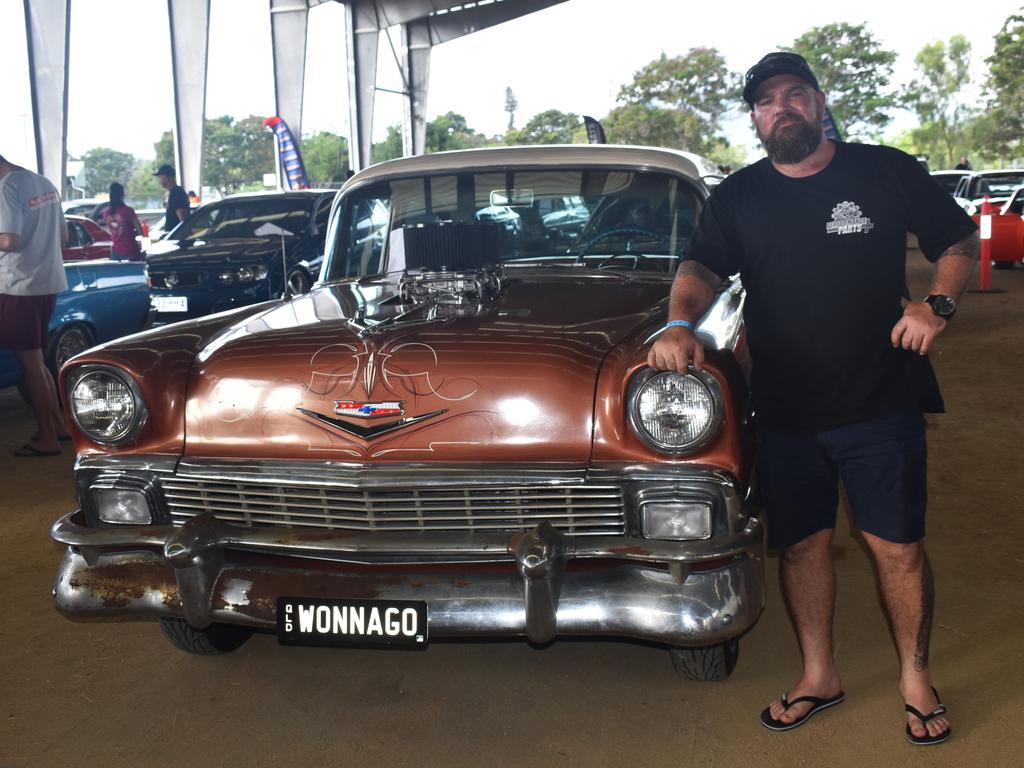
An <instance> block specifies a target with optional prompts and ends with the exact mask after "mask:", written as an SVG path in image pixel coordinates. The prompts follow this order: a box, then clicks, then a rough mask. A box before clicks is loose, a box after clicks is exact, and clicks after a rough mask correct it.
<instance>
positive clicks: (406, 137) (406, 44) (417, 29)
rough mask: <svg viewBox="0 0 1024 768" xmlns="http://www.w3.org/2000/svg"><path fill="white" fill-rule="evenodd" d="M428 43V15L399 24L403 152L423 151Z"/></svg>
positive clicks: (430, 46)
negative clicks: (400, 37)
mask: <svg viewBox="0 0 1024 768" xmlns="http://www.w3.org/2000/svg"><path fill="white" fill-rule="evenodd" d="M432 47H433V46H432V45H431V42H430V19H429V18H423V19H416V20H415V21H412V22H409V23H408V24H403V25H402V67H403V70H404V71H403V75H404V79H405V90H406V95H405V109H404V125H403V126H402V127H403V131H402V154H403V155H422V154H423V153H424V152H426V151H427V84H428V83H429V81H430V50H431V48H432Z"/></svg>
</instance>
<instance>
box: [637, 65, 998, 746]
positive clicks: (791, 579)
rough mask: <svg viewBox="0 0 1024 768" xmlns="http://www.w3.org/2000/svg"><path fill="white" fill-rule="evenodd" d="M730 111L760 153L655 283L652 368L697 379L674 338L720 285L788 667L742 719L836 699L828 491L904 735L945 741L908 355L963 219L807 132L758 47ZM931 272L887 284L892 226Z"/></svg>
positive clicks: (885, 158) (921, 451)
mask: <svg viewBox="0 0 1024 768" xmlns="http://www.w3.org/2000/svg"><path fill="white" fill-rule="evenodd" d="M743 98H744V100H745V101H746V102H747V104H749V105H750V108H751V118H752V120H753V123H754V127H755V128H756V130H757V134H758V137H759V138H760V140H761V142H762V144H763V145H764V148H765V152H766V154H767V158H765V159H764V160H761V161H760V162H757V163H754V164H753V165H751V166H748V167H747V168H744V169H742V170H740V171H738V172H736V173H734V174H732V175H731V176H729V177H728V178H727V179H725V180H724V181H723V182H722V183H721V184H720V185H719V186H718V187H717V188H716V189H715V192H714V194H713V195H712V196H711V198H710V200H709V201H708V204H707V206H706V207H705V209H704V211H703V213H702V216H701V221H700V226H699V227H698V230H697V232H696V233H695V235H694V238H693V241H692V243H691V246H690V250H689V252H688V253H687V254H686V260H685V261H684V262H683V263H682V265H681V266H680V268H679V271H678V273H677V275H676V279H675V281H674V283H673V286H672V296H671V302H670V306H669V324H668V325H667V326H666V328H665V330H664V332H663V333H662V334H661V336H659V338H658V339H657V341H656V342H655V343H654V345H653V347H652V348H651V352H650V355H649V358H648V363H649V365H650V366H651V367H653V368H658V369H665V370H673V371H676V372H679V373H685V372H686V371H687V370H688V367H689V366H691V365H692V366H693V367H695V368H697V369H700V368H701V367H702V364H703V360H704V352H703V349H702V348H701V345H700V342H699V341H698V340H697V339H696V338H695V337H694V333H693V331H694V325H695V324H696V322H697V321H698V320H699V318H700V317H701V315H702V314H703V313H704V312H705V311H706V310H707V308H708V306H709V305H710V303H711V301H712V298H713V296H714V293H715V290H716V289H717V287H718V285H719V284H720V282H721V281H722V280H723V279H725V278H727V277H728V276H730V275H733V274H735V273H737V272H738V273H739V274H740V277H741V279H742V281H743V285H744V287H745V288H746V291H747V300H746V304H745V307H744V319H745V322H746V329H747V341H748V343H749V348H750V355H751V360H752V363H753V365H752V372H751V396H752V402H753V407H754V413H755V425H756V432H757V440H758V468H759V478H760V484H761V493H762V498H763V500H764V506H765V511H766V514H767V529H768V544H769V546H770V547H774V548H777V549H779V550H781V565H780V568H781V584H782V591H783V594H784V597H785V598H786V603H787V606H788V608H789V612H790V618H791V620H792V622H793V627H794V630H795V632H796V636H797V640H798V642H799V645H800V651H801V654H802V656H803V672H802V675H801V676H800V678H799V679H798V680H797V681H796V683H795V684H794V686H793V687H792V688H791V689H790V690H789V693H787V694H785V695H783V696H781V697H779V698H778V699H776V700H775V701H773V702H772V703H771V705H770V706H769V707H767V708H766V709H765V710H764V711H763V712H762V713H761V722H762V724H763V725H764V726H765V727H766V728H769V729H771V730H775V731H785V730H790V729H792V728H796V727H798V726H800V725H802V724H803V723H805V722H806V721H807V720H808V719H809V718H810V717H812V716H813V715H814V714H816V713H818V712H820V711H821V710H824V709H826V708H829V707H833V706H835V705H837V704H840V703H842V702H843V701H844V699H845V695H844V693H843V690H842V684H841V681H840V677H839V671H838V668H837V666H836V660H835V658H834V654H833V640H832V621H833V613H834V609H835V569H834V565H833V561H832V554H831V542H832V537H833V534H834V529H835V521H836V509H837V507H838V502H839V492H838V483H839V480H840V479H841V480H842V481H843V485H844V487H845V489H846V493H847V497H848V499H849V501H850V506H851V512H852V518H853V522H854V524H855V525H856V526H857V527H858V528H859V529H860V530H861V532H862V534H863V536H864V539H865V541H866V542H867V544H868V546H869V548H870V550H871V553H872V555H873V557H874V560H875V565H876V568H877V571H878V577H879V583H880V586H881V590H882V595H883V597H884V601H885V608H886V609H887V611H888V615H889V618H890V624H891V627H892V632H893V637H894V640H895V643H896V647H897V650H898V653H899V659H900V693H901V694H902V697H903V700H904V703H905V709H906V712H907V727H906V737H907V739H908V740H909V741H910V742H911V743H913V744H937V743H940V742H942V741H945V740H946V739H948V738H949V737H950V735H951V733H952V731H951V729H950V724H949V720H948V718H947V716H946V710H945V707H943V705H942V703H941V701H940V700H939V696H938V692H937V691H936V690H935V689H934V688H933V687H932V681H931V675H930V670H929V666H928V661H929V659H928V650H929V641H930V634H931V624H932V610H933V605H934V583H933V579H932V571H931V567H930V565H929V563H928V558H927V555H926V554H925V550H924V545H923V539H924V515H925V507H926V504H927V488H926V446H925V420H924V418H923V416H922V411H932V412H935V411H941V410H942V408H943V405H942V398H941V395H940V393H939V390H938V384H937V382H936V380H935V376H934V373H933V372H932V369H931V365H930V363H929V362H928V359H927V357H925V354H926V353H927V352H928V350H929V348H930V347H931V346H932V344H933V342H934V341H935V339H936V337H937V336H938V335H939V334H940V333H941V332H942V331H943V330H944V329H945V327H946V325H947V324H948V323H949V322H950V321H951V320H952V318H953V313H954V312H955V310H956V300H957V298H958V297H959V296H960V293H961V292H962V291H963V288H964V286H965V284H966V282H967V279H968V277H969V276H970V274H971V272H972V270H973V267H974V263H975V261H976V260H977V251H978V243H977V235H976V233H975V229H976V227H975V225H974V223H973V222H972V221H971V219H970V218H969V217H968V216H967V215H966V214H965V213H964V212H963V211H962V210H961V209H960V207H959V206H958V205H956V203H955V202H954V201H953V199H952V198H951V197H949V195H947V194H945V193H943V192H942V190H941V188H940V187H939V186H938V185H937V184H935V183H934V182H933V181H932V179H931V178H930V177H929V176H928V174H927V172H926V171H924V169H923V168H921V166H920V165H919V164H918V163H917V161H916V160H914V158H912V157H910V156H909V155H906V154H904V153H903V152H900V151H898V150H896V149H891V148H888V147H880V146H871V145H864V144H843V143H839V142H834V141H831V140H829V139H826V138H825V137H824V135H823V130H822V118H823V116H824V113H825V94H823V93H822V92H821V91H820V89H819V87H818V81H817V78H815V76H814V73H813V72H812V71H811V69H810V67H809V66H808V64H807V62H806V61H805V60H804V59H803V58H802V57H800V56H798V55H797V54H795V53H788V52H782V51H780V52H775V53H770V54H768V55H767V56H765V57H764V58H762V59H761V60H760V61H759V62H758V63H757V64H755V65H754V66H753V67H751V69H750V70H749V71H748V72H747V74H746V82H745V87H744V89H743ZM908 231H910V232H914V233H915V234H917V238H918V242H919V244H920V248H921V250H922V251H923V252H924V255H925V256H926V257H927V258H928V259H929V260H930V261H932V262H934V264H935V272H934V277H933V280H932V285H931V290H930V292H929V294H928V296H927V297H918V298H917V299H913V300H912V299H911V298H910V295H909V292H908V290H907V284H906V233H907V232H908Z"/></svg>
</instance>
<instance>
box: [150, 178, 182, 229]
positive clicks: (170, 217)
mask: <svg viewBox="0 0 1024 768" xmlns="http://www.w3.org/2000/svg"><path fill="white" fill-rule="evenodd" d="M153 175H154V176H156V178H157V181H159V182H160V186H161V187H163V188H164V189H166V190H167V206H166V207H167V213H166V214H165V216H164V232H170V231H171V230H172V229H174V228H175V227H176V226H178V224H180V223H181V222H183V221H184V220H185V219H187V218H188V216H189V202H188V193H187V192H186V191H185V190H184V188H182V187H180V186H179V185H178V181H177V179H176V177H175V173H174V167H173V166H170V165H167V164H166V163H165V164H164V165H161V166H160V167H159V168H157V169H156V173H154V174H153Z"/></svg>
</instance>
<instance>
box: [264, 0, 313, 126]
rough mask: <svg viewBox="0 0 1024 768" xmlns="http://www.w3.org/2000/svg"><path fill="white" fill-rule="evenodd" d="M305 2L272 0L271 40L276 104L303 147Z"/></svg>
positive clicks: (306, 25)
mask: <svg viewBox="0 0 1024 768" xmlns="http://www.w3.org/2000/svg"><path fill="white" fill-rule="evenodd" d="M308 22H309V6H308V5H307V4H306V0H270V39H271V44H272V47H273V52H274V105H275V108H276V109H277V116H278V117H280V118H281V119H282V120H284V121H285V122H286V123H288V127H289V128H291V130H292V135H293V136H294V137H295V143H296V144H301V137H302V96H303V90H302V89H303V85H304V83H305V74H306V33H307V29H308Z"/></svg>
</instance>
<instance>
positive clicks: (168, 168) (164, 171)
mask: <svg viewBox="0 0 1024 768" xmlns="http://www.w3.org/2000/svg"><path fill="white" fill-rule="evenodd" d="M153 175H154V176H173V175H174V166H173V165H168V164H167V163H164V164H163V165H161V166H160V167H159V168H157V169H156V173H154V174H153Z"/></svg>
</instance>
